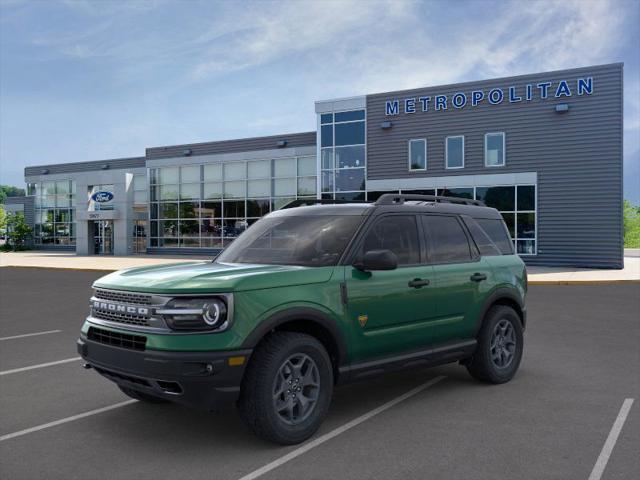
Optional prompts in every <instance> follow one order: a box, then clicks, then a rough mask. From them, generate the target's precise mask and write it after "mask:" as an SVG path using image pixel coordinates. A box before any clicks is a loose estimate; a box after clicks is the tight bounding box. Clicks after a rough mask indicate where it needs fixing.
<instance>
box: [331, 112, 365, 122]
mask: <svg viewBox="0 0 640 480" xmlns="http://www.w3.org/2000/svg"><path fill="white" fill-rule="evenodd" d="M352 120H364V110H354V111H352V112H338V113H336V122H350V121H352Z"/></svg>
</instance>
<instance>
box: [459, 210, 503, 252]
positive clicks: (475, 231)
mask: <svg viewBox="0 0 640 480" xmlns="http://www.w3.org/2000/svg"><path fill="white" fill-rule="evenodd" d="M463 218H464V223H465V224H466V225H467V228H468V229H469V232H470V233H471V236H472V237H473V241H474V242H475V244H476V246H477V247H478V250H480V255H501V254H502V252H501V251H500V249H499V248H498V247H497V246H496V244H495V243H494V242H493V240H491V238H489V235H487V233H486V232H485V231H484V230H483V229H482V227H481V226H480V225H478V223H477V222H476V221H475V220H474V219H473V218H471V217H463Z"/></svg>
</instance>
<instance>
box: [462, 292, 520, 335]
mask: <svg viewBox="0 0 640 480" xmlns="http://www.w3.org/2000/svg"><path fill="white" fill-rule="evenodd" d="M502 299H507V300H509V301H512V302H514V303H515V304H516V305H518V307H519V309H520V311H519V312H517V313H518V316H519V317H520V320H521V321H522V329H523V330H524V329H525V327H526V323H527V315H526V307H525V305H524V302H523V300H522V298H521V297H520V295H519V294H518V293H517V292H515V291H514V290H513V289H512V288H508V287H498V288H496V289H495V290H494V291H493V292H491V294H490V295H489V296H488V297H487V298H486V300H485V301H484V304H483V306H482V310H480V314H479V315H478V319H477V320H476V328H475V333H474V336H475V335H477V334H478V332H479V331H480V328H481V327H482V322H483V321H484V317H485V316H486V314H487V312H488V311H489V309H490V308H491V307H492V306H493V304H495V303H496V302H499V301H500V300H502Z"/></svg>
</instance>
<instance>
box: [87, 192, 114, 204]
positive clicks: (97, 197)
mask: <svg viewBox="0 0 640 480" xmlns="http://www.w3.org/2000/svg"><path fill="white" fill-rule="evenodd" d="M91 200H93V201H94V202H98V203H107V202H110V201H111V200H113V193H111V192H96V193H94V194H93V195H91Z"/></svg>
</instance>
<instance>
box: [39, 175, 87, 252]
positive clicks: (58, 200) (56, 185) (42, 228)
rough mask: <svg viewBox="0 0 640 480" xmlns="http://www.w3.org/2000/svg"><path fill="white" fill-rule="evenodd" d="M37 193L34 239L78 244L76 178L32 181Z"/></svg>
mask: <svg viewBox="0 0 640 480" xmlns="http://www.w3.org/2000/svg"><path fill="white" fill-rule="evenodd" d="M29 191H30V193H31V194H33V195H34V196H35V221H34V243H35V244H36V245H75V244H76V232H75V196H76V182H74V181H73V180H55V181H49V182H40V183H35V184H32V185H31V186H30V187H29Z"/></svg>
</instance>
